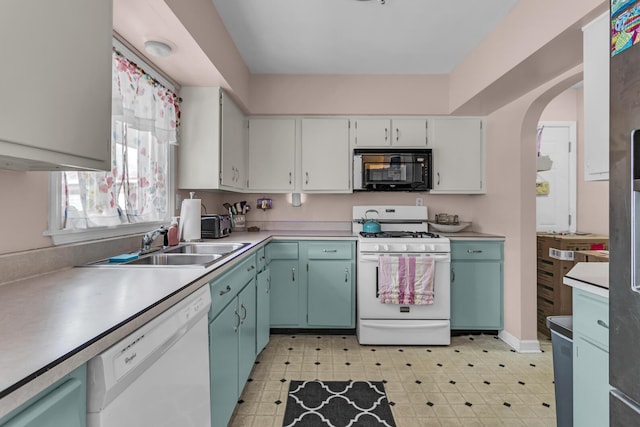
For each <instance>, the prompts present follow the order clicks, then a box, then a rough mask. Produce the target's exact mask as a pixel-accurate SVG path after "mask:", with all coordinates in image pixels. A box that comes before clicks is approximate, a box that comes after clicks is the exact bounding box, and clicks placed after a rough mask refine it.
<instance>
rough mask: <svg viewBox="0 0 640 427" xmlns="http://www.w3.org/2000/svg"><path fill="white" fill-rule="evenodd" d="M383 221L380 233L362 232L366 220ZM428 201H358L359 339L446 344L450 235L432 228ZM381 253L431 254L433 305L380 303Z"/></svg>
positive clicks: (355, 219) (448, 335) (362, 341)
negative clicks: (395, 203) (364, 203)
mask: <svg viewBox="0 0 640 427" xmlns="http://www.w3.org/2000/svg"><path fill="white" fill-rule="evenodd" d="M365 218H366V219H368V220H375V221H377V222H378V223H379V224H380V227H381V231H380V232H378V233H365V232H363V231H362V229H363V223H364V222H365V221H364V219H365ZM427 218H428V216H427V208H426V206H354V207H353V227H352V229H353V231H354V232H357V233H359V236H358V250H357V261H358V278H357V325H356V331H357V334H358V341H359V342H360V344H377V345H380V344H382V345H385V344H386V345H448V344H450V342H451V328H450V311H451V310H450V263H451V246H450V243H449V239H447V238H446V237H441V236H438V235H437V234H433V233H429V232H428V224H427ZM383 256H391V257H432V258H433V265H434V267H435V272H434V275H433V303H432V304H424V305H422V304H400V303H399V304H393V303H382V302H381V301H380V299H379V288H380V286H379V274H378V269H379V263H380V258H381V257H383Z"/></svg>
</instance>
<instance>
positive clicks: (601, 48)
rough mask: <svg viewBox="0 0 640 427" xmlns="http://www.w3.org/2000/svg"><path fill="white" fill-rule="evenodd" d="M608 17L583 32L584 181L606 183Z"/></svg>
mask: <svg viewBox="0 0 640 427" xmlns="http://www.w3.org/2000/svg"><path fill="white" fill-rule="evenodd" d="M608 17H609V14H608V13H605V14H604V15H602V16H600V17H599V18H597V19H596V20H594V21H593V22H591V23H590V24H588V25H586V26H585V27H584V28H583V43H584V179H585V181H595V180H608V179H609V52H610V46H609V33H610V30H609V25H610V21H609V19H608Z"/></svg>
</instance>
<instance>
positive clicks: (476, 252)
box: [467, 249, 482, 254]
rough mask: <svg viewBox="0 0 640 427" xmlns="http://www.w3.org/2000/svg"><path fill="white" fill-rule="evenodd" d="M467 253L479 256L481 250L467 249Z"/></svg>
mask: <svg viewBox="0 0 640 427" xmlns="http://www.w3.org/2000/svg"><path fill="white" fill-rule="evenodd" d="M467 253H468V254H481V253H482V250H481V249H467Z"/></svg>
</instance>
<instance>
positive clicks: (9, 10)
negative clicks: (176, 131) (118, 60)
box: [0, 0, 113, 170]
mask: <svg viewBox="0 0 640 427" xmlns="http://www.w3.org/2000/svg"><path fill="white" fill-rule="evenodd" d="M112 8H113V6H112V2H111V1H109V0H106V1H95V0H94V1H86V0H65V1H63V2H39V1H33V0H30V1H24V0H6V1H3V2H2V13H1V14H0V51H2V55H3V57H4V58H5V64H9V61H10V62H11V64H13V65H12V66H4V67H2V70H1V71H0V79H1V80H2V81H3V82H5V83H6V84H3V86H2V96H3V97H4V99H7V100H11V102H3V103H1V104H0V117H2V125H1V126H0V159H3V161H2V162H0V167H7V168H10V169H26V170H29V169H31V170H54V169H55V170H64V169H67V170H73V169H78V168H80V169H102V170H109V169H110V168H111V137H110V135H111V81H112V79H111V69H112V66H111V48H112V26H113V23H112V21H113V19H112V15H113V12H112ZM9 58H11V59H9ZM4 160H7V161H6V162H5V161H4ZM56 165H63V166H61V167H60V168H59V169H56Z"/></svg>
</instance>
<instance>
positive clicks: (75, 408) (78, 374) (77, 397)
mask: <svg viewBox="0 0 640 427" xmlns="http://www.w3.org/2000/svg"><path fill="white" fill-rule="evenodd" d="M86 420H87V367H86V365H82V366H80V367H79V368H77V369H75V370H74V371H73V372H71V373H69V374H67V375H65V376H64V377H63V378H61V379H59V380H58V381H56V382H55V383H54V384H53V385H51V386H50V387H48V388H47V389H46V390H44V391H42V392H41V393H39V394H38V395H37V396H35V397H33V398H32V399H30V400H29V401H28V402H27V403H25V404H24V405H22V406H21V407H19V408H17V409H15V410H14V411H12V412H10V413H9V414H7V415H6V416H4V417H2V419H1V420H0V426H1V427H59V426H64V427H85V426H86V425H87V421H86Z"/></svg>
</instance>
